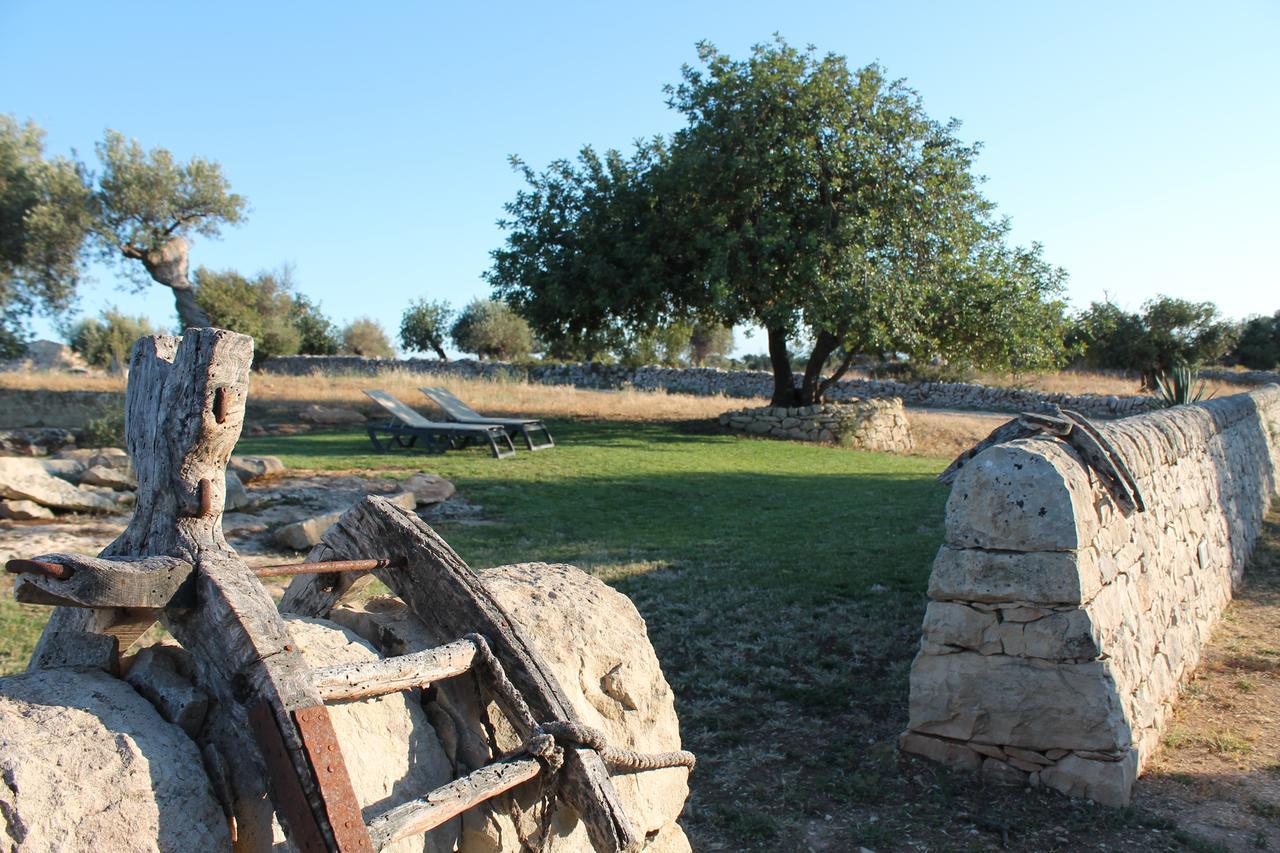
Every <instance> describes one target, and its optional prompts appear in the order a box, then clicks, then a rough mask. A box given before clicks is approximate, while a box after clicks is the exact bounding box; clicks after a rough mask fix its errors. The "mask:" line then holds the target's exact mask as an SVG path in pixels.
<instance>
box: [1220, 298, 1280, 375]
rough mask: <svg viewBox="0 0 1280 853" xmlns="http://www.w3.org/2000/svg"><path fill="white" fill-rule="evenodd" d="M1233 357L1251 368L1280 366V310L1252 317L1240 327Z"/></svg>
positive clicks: (1274, 367)
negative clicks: (1271, 313) (1266, 315)
mask: <svg viewBox="0 0 1280 853" xmlns="http://www.w3.org/2000/svg"><path fill="white" fill-rule="evenodd" d="M1232 355H1233V357H1234V358H1235V360H1236V361H1238V362H1239V363H1240V364H1243V365H1244V366H1245V367H1247V368H1249V369H1250V370H1275V369H1276V368H1277V367H1280V311H1277V312H1276V313H1275V314H1273V315H1272V316H1270V317H1250V318H1249V319H1247V320H1245V321H1244V323H1243V324H1242V326H1241V328H1240V339H1239V342H1238V343H1237V344H1236V348H1235V351H1234V352H1233V353H1232Z"/></svg>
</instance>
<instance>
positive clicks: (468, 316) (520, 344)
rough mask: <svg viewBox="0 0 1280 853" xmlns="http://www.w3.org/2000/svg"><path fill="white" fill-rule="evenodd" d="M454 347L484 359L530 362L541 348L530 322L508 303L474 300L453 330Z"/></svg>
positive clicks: (456, 322) (463, 312)
mask: <svg viewBox="0 0 1280 853" xmlns="http://www.w3.org/2000/svg"><path fill="white" fill-rule="evenodd" d="M449 337H450V338H452V339H453V345H454V346H455V347H457V348H458V349H460V350H462V351H463V352H472V353H475V354H476V355H478V356H480V357H481V358H496V359H500V360H503V361H511V360H515V359H521V358H527V357H528V355H529V354H530V353H531V352H533V350H534V348H535V347H536V346H537V341H536V340H535V338H534V336H533V330H532V329H531V328H530V327H529V323H528V321H526V320H525V319H524V318H523V317H521V316H520V315H519V314H517V313H516V312H515V311H513V310H512V309H511V306H510V305H507V304H506V303H505V302H497V301H494V300H492V299H473V300H472V301H471V303H470V304H469V305H467V307H466V308H464V309H462V312H461V313H460V314H459V315H458V319H457V320H456V321H455V322H454V324H453V328H451V329H450V330H449Z"/></svg>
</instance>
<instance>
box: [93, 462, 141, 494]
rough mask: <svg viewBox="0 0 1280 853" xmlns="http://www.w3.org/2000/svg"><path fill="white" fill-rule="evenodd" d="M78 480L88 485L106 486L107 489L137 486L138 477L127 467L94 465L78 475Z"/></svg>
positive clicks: (133, 487)
mask: <svg viewBox="0 0 1280 853" xmlns="http://www.w3.org/2000/svg"><path fill="white" fill-rule="evenodd" d="M80 482H81V483H84V484H85V485H89V486H106V487H107V488H108V489H116V490H117V491H119V490H123V489H136V488H138V479H137V478H136V477H134V476H133V472H132V471H130V470H129V469H128V468H111V467H108V466H106V465H94V466H93V467H91V468H89V469H88V470H86V471H85V472H84V473H83V474H81V475H80Z"/></svg>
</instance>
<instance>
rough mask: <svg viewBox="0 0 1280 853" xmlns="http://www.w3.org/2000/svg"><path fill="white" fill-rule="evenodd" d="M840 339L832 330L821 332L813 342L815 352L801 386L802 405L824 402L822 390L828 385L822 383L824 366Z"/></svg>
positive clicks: (805, 370)
mask: <svg viewBox="0 0 1280 853" xmlns="http://www.w3.org/2000/svg"><path fill="white" fill-rule="evenodd" d="M839 343H840V339H839V338H837V337H836V336H835V335H833V334H831V333H830V332H826V331H823V332H819V333H818V339H817V340H816V341H815V342H814V344H813V352H812V353H810V355H809V363H808V364H807V365H806V366H805V369H804V383H803V384H802V385H801V386H800V405H802V406H811V405H813V404H814V403H821V402H822V392H823V391H824V390H826V386H825V385H823V384H822V367H823V365H825V364H826V363H827V359H828V358H830V357H831V353H833V352H835V351H836V346H837V345H838V344H839Z"/></svg>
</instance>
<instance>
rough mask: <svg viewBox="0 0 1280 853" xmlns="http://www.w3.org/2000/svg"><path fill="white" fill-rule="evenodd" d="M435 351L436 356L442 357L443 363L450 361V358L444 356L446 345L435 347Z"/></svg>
mask: <svg viewBox="0 0 1280 853" xmlns="http://www.w3.org/2000/svg"><path fill="white" fill-rule="evenodd" d="M433 349H435V351H436V355H438V356H440V360H441V361H448V360H449V356H447V355H445V354H444V344H436V345H435V347H433Z"/></svg>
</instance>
